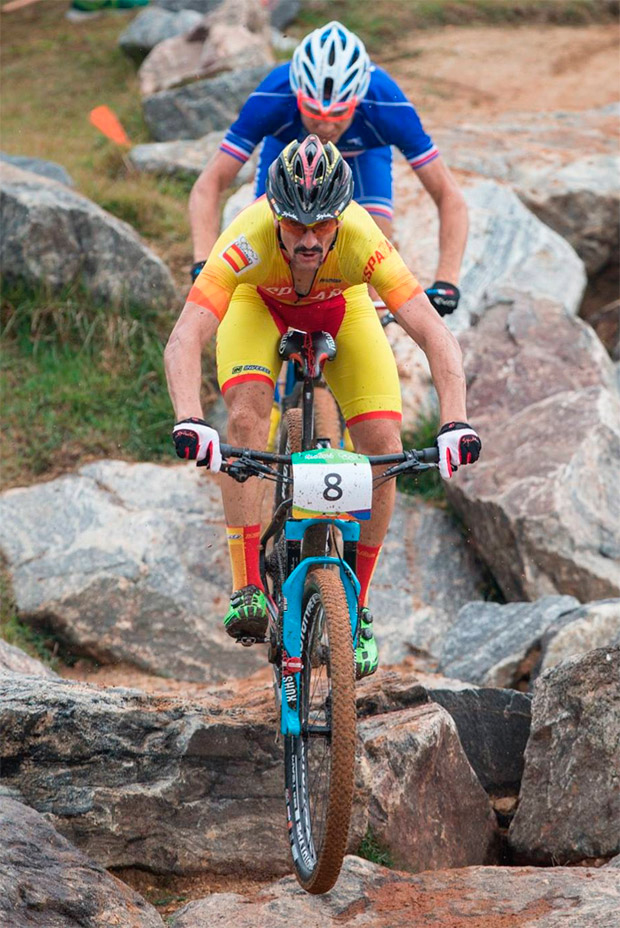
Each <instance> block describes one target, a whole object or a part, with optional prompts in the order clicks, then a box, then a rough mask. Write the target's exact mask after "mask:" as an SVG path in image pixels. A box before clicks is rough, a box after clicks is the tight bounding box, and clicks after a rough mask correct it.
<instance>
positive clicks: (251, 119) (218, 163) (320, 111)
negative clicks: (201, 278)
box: [189, 22, 468, 316]
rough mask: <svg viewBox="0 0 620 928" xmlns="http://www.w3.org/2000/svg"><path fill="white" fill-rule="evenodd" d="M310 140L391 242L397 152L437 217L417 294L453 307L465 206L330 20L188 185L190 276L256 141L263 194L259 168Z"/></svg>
mask: <svg viewBox="0 0 620 928" xmlns="http://www.w3.org/2000/svg"><path fill="white" fill-rule="evenodd" d="M308 134H315V135H318V136H319V138H320V139H321V141H322V142H324V143H325V142H328V141H329V142H334V143H335V144H337V145H338V148H339V149H340V151H341V153H342V154H343V156H344V157H345V158H346V159H347V161H348V163H349V165H350V167H351V170H352V172H353V179H354V199H355V200H356V201H357V202H358V203H360V204H361V205H362V206H364V207H365V208H366V209H367V211H368V212H369V213H370V214H371V215H372V217H373V219H374V220H375V222H376V223H377V225H378V226H379V227H380V228H381V230H382V231H383V232H384V233H385V235H386V236H387V237H388V238H391V237H392V214H393V202H392V150H391V146H395V147H397V148H399V149H400V150H401V151H402V153H403V154H404V156H405V157H406V159H407V160H408V161H409V164H410V165H411V167H412V168H413V170H414V171H415V172H416V174H417V176H418V178H419V179H420V181H421V182H422V184H423V185H424V187H425V188H426V190H427V191H428V192H429V194H430V195H431V197H432V198H433V200H434V202H435V204H436V206H437V210H438V214H439V261H438V264H437V269H436V273H435V276H436V280H435V283H434V284H433V285H432V287H429V289H428V290H427V291H426V292H427V294H428V297H429V299H430V301H431V303H432V304H433V306H434V307H435V309H436V310H437V312H439V314H440V315H442V316H443V315H446V314H447V313H451V312H453V311H454V310H455V309H456V306H457V304H458V301H459V291H458V287H457V282H458V279H459V274H460V269H461V261H462V257H463V252H464V250H465V243H466V240H467V228H468V221H467V207H466V204H465V200H464V198H463V195H462V194H461V192H460V190H459V188H458V186H457V184H456V182H455V180H454V178H453V177H452V175H451V173H450V171H449V170H448V168H447V166H446V165H445V163H444V162H443V160H442V158H441V156H440V154H439V152H438V150H437V148H436V147H435V145H434V144H433V142H432V140H431V138H430V137H429V136H428V135H427V133H426V132H425V131H424V128H423V126H422V123H421V121H420V118H419V116H418V114H417V112H416V110H415V108H414V107H413V104H412V103H411V102H410V101H409V100H407V98H406V97H405V95H404V93H403V92H402V90H401V89H400V87H399V86H398V85H397V84H396V83H395V82H394V81H393V80H392V78H391V77H390V76H389V75H388V74H387V73H386V72H385V71H383V70H382V69H381V68H379V67H377V66H376V65H373V64H372V63H371V61H370V59H369V57H368V54H367V52H366V49H365V48H364V45H363V43H362V42H361V40H360V39H359V38H358V37H357V36H355V35H353V33H351V32H349V30H348V29H346V28H345V27H344V26H343V25H341V24H340V23H338V22H331V23H329V24H328V25H326V26H323V27H321V28H319V29H315V30H314V32H311V33H310V34H309V35H308V36H306V37H305V38H304V39H303V40H302V41H301V43H300V44H299V46H298V47H297V48H296V50H295V52H294V54H293V59H292V61H291V62H290V64H289V63H287V64H283V65H280V66H279V67H277V68H275V69H274V70H273V71H272V72H271V73H270V74H269V75H268V76H267V77H266V78H265V79H264V80H263V81H262V83H261V84H259V86H258V87H257V88H256V90H255V91H254V93H252V94H251V95H250V97H249V99H248V100H247V101H246V103H245V105H244V106H243V108H242V110H241V113H240V114H239V117H238V119H237V120H236V122H234V123H233V125H232V126H231V127H230V129H229V130H228V132H227V133H226V136H225V138H224V140H223V142H222V144H221V145H220V149H219V151H218V152H217V153H216V154H215V156H214V157H213V158H212V159H211V161H210V162H209V164H208V165H207V166H206V167H205V169H204V171H203V172H202V174H201V175H200V177H199V178H198V180H197V181H196V184H195V185H194V188H193V190H192V193H191V196H190V202H189V211H190V223H191V227H192V236H193V242H194V260H195V263H194V265H193V267H192V272H191V273H192V279H195V278H196V276H197V275H198V274H199V273H200V270H201V268H202V266H203V264H204V262H205V260H206V258H207V257H208V255H209V254H210V252H211V248H212V247H213V245H214V244H215V241H216V239H217V237H218V235H219V200H220V196H221V194H222V193H223V192H224V191H225V190H226V189H227V188H228V187H229V186H230V184H231V182H232V180H233V178H234V177H235V175H236V174H237V173H238V172H239V170H240V169H241V167H242V165H243V164H244V163H245V162H246V161H247V160H248V158H249V157H250V155H251V154H252V152H253V151H254V149H255V147H256V146H257V145H259V144H260V145H261V148H260V154H259V161H258V169H257V172H256V181H255V191H254V192H255V195H256V196H257V197H258V196H261V195H262V194H263V193H264V192H265V179H266V175H267V169H268V167H269V165H270V164H271V163H272V162H273V161H274V160H275V158H276V157H277V156H278V155H279V153H280V152H281V151H282V150H283V149H284V147H285V146H286V145H287V144H288V143H289V142H291V141H292V140H293V139H299V140H301V139H303V138H304V137H305V136H306V135H308Z"/></svg>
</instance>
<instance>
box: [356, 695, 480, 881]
mask: <svg viewBox="0 0 620 928" xmlns="http://www.w3.org/2000/svg"><path fill="white" fill-rule="evenodd" d="M358 735H359V738H360V740H361V745H362V751H361V758H360V764H359V767H358V777H357V779H358V793H359V795H360V796H361V801H358V805H359V806H361V808H363V809H364V811H365V812H366V813H367V827H368V828H370V829H371V831H372V833H373V835H374V836H375V838H376V840H377V841H378V842H379V844H380V845H381V846H382V847H384V848H385V849H386V850H387V851H388V852H389V854H390V857H391V858H392V860H393V861H394V864H395V866H397V867H399V868H401V869H405V870H411V871H413V872H415V873H419V872H421V871H423V870H442V869H444V868H447V867H465V866H473V865H475V864H484V863H493V862H495V859H496V854H497V847H496V830H495V816H494V813H493V809H492V807H491V803H490V800H489V797H488V796H487V794H486V793H485V791H484V789H483V788H482V786H481V785H480V783H479V781H478V779H477V777H476V775H475V773H474V771H473V770H472V768H471V767H470V765H469V763H468V762H467V759H466V757H465V754H464V752H463V748H462V746H461V743H460V741H459V736H458V733H457V729H456V725H455V724H454V721H453V719H452V718H451V716H450V714H449V713H448V712H446V710H445V709H443V708H441V706H439V705H437V704H432V703H431V704H430V705H426V706H419V707H414V708H411V709H403V710H401V711H399V712H390V713H388V714H387V715H379V716H371V717H368V718H366V719H363V720H362V721H361V722H360V723H359V725H358ZM429 770H432V771H433V774H432V776H429V775H428V772H429Z"/></svg>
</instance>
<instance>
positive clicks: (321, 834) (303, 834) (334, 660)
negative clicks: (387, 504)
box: [284, 569, 356, 894]
mask: <svg viewBox="0 0 620 928" xmlns="http://www.w3.org/2000/svg"><path fill="white" fill-rule="evenodd" d="M302 609H303V611H302V616H303V617H304V618H303V619H302V651H301V657H302V662H303V669H302V671H301V674H300V694H299V698H300V703H301V707H302V709H301V722H302V733H301V735H300V736H299V737H290V736H289V737H286V738H285V739H284V759H285V777H286V800H287V815H288V817H289V835H290V840H291V850H292V855H293V862H294V864H295V870H296V875H297V879H298V880H299V882H300V884H301V885H302V886H303V888H304V889H305V890H306V891H307V892H309V893H316V894H318V893H326V892H328V891H329V890H330V889H331V888H332V886H333V885H334V884H335V882H336V880H337V879H338V875H339V873H340V869H341V867H342V861H343V859H344V855H345V853H346V849H347V839H348V833H349V820H350V816H351V803H352V799H353V787H354V776H355V731H356V713H355V679H354V662H353V643H352V638H351V625H350V619H349V610H348V605H347V599H346V595H345V591H344V587H343V585H342V580H341V579H340V576H339V574H338V573H335V572H333V571H332V570H328V569H319V570H315V571H311V572H309V573H308V575H307V579H306V585H305V589H304V598H303V607H302ZM319 730H320V732H322V733H320V732H319Z"/></svg>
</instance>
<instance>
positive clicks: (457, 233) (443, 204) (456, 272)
mask: <svg viewBox="0 0 620 928" xmlns="http://www.w3.org/2000/svg"><path fill="white" fill-rule="evenodd" d="M438 209H439V261H438V263H437V271H436V272H435V280H445V281H448V283H451V284H458V281H459V277H460V274H461V263H462V261H463V254H464V253H465V246H466V244H467V232H468V229H469V219H468V216H467V204H466V203H465V200H464V199H463V196H462V194H461V192H460V191H459V190H458V189H456V188H455V189H454V190H453V191H451V192H450V193H449V194H446V195H445V196H443V197H442V199H441V201H440V203H439V204H438Z"/></svg>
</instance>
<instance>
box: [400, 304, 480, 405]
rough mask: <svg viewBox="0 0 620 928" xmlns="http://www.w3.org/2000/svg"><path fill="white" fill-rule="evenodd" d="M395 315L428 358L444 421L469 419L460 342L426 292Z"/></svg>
mask: <svg viewBox="0 0 620 928" xmlns="http://www.w3.org/2000/svg"><path fill="white" fill-rule="evenodd" d="M396 316H397V319H398V321H399V322H400V324H401V325H402V327H403V328H404V329H405V331H406V332H407V333H408V334H409V335H410V336H411V338H413V339H414V340H415V341H416V343H417V344H418V345H419V346H420V348H421V349H422V351H423V352H424V354H425V355H426V357H427V358H428V363H429V366H430V369H431V376H432V378H433V383H434V385H435V389H436V390H437V395H438V397H439V410H440V419H441V422H442V423H445V422H450V421H452V420H455V421H459V422H466V421H467V408H466V399H465V393H466V389H465V372H464V370H463V358H462V355H461V348H460V345H459V343H458V341H457V340H456V338H455V337H454V335H453V334H452V332H450V330H449V329H448V328H447V326H446V325H445V324H444V323H443V321H442V320H441V319H440V318H439V317H438V316H437V314H436V312H435V310H434V309H433V308H432V306H431V305H430V303H429V302H428V299H427V297H426V295H425V294H419V295H418V296H417V297H414V298H413V299H412V300H409V301H408V302H407V303H405V305H404V306H402V307H401V308H400V309H399V310H398V312H397V313H396ZM425 317H426V319H425Z"/></svg>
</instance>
